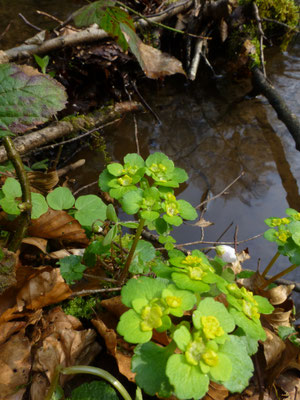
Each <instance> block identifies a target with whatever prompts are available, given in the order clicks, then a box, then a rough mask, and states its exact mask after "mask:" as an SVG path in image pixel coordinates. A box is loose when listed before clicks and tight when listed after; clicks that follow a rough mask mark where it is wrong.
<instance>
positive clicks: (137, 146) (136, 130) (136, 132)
mask: <svg viewBox="0 0 300 400" xmlns="http://www.w3.org/2000/svg"><path fill="white" fill-rule="evenodd" d="M133 122H134V139H135V145H136V152H137V154H139V155H140V154H141V152H140V145H139V136H138V133H139V132H138V126H137V120H136V116H135V114H133Z"/></svg>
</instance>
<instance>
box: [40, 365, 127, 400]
mask: <svg viewBox="0 0 300 400" xmlns="http://www.w3.org/2000/svg"><path fill="white" fill-rule="evenodd" d="M61 373H62V374H65V375H73V374H91V375H96V376H98V377H99V378H102V379H105V380H106V381H107V382H109V383H110V384H111V385H112V386H114V388H115V389H117V391H118V392H119V393H120V394H121V396H122V397H123V399H124V400H132V398H131V396H130V395H129V393H128V392H127V390H126V389H125V388H124V386H123V385H122V383H121V382H120V381H118V380H117V379H116V378H115V377H114V376H113V375H111V374H110V373H109V372H107V371H105V370H104V369H100V368H96V367H90V366H88V365H74V366H73V367H66V368H63V369H62V370H61ZM47 400H48V399H47Z"/></svg>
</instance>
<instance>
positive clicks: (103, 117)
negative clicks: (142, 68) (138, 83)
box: [0, 102, 143, 162]
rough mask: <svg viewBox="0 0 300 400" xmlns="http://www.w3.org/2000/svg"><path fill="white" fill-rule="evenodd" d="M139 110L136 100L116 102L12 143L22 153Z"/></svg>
mask: <svg viewBox="0 0 300 400" xmlns="http://www.w3.org/2000/svg"><path fill="white" fill-rule="evenodd" d="M141 110H143V107H142V106H141V104H139V103H136V102H123V103H117V104H115V105H114V106H109V107H105V108H103V109H100V110H97V111H94V112H93V113H91V114H88V115H85V116H76V117H74V118H72V117H71V118H67V119H66V120H62V121H59V122H53V123H52V124H50V125H49V126H47V127H46V128H44V129H41V130H38V131H35V132H31V133H29V134H26V135H24V136H19V137H17V138H16V139H15V140H14V145H15V147H16V150H17V151H18V152H19V153H20V154H21V155H22V154H25V153H27V152H28V151H30V150H33V149H36V148H37V147H39V146H42V145H44V144H46V143H49V142H52V141H53V140H55V139H58V138H60V137H62V136H65V135H69V134H70V133H74V132H77V131H79V130H86V129H90V128H91V127H92V126H97V125H103V124H104V123H107V122H110V121H113V120H116V119H119V118H120V117H121V115H122V114H126V113H128V112H132V111H141ZM6 160H7V154H6V151H5V149H4V147H3V146H1V147H0V162H4V161H6Z"/></svg>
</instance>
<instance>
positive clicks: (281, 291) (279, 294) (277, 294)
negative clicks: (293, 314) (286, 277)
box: [266, 285, 295, 306]
mask: <svg viewBox="0 0 300 400" xmlns="http://www.w3.org/2000/svg"><path fill="white" fill-rule="evenodd" d="M294 287H295V285H279V286H277V287H274V288H273V289H270V290H267V291H266V292H267V295H266V297H267V298H268V299H269V301H270V303H271V304H273V305H274V306H276V305H278V304H282V303H284V302H285V301H286V299H287V298H288V297H289V295H290V294H291V293H292V291H293V289H294Z"/></svg>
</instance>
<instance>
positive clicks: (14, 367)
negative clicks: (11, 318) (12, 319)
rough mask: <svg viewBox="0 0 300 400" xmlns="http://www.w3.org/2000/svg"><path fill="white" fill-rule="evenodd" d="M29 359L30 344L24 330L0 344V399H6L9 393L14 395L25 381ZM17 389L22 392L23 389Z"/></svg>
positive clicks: (29, 363)
mask: <svg viewBox="0 0 300 400" xmlns="http://www.w3.org/2000/svg"><path fill="white" fill-rule="evenodd" d="M30 361H31V345H30V343H29V340H28V339H27V338H26V337H25V336H24V331H21V332H19V333H17V334H16V335H12V336H11V338H10V339H9V340H8V341H7V342H5V343H3V344H2V345H1V346H0V371H1V374H0V399H3V400H8V398H10V396H11V395H16V392H18V387H20V386H22V385H25V384H26V383H27V381H28V378H29V373H30V369H31V362H30ZM19 390H20V391H22V393H24V389H19ZM22 393H19V394H22ZM15 398H17V397H15Z"/></svg>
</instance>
